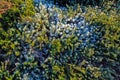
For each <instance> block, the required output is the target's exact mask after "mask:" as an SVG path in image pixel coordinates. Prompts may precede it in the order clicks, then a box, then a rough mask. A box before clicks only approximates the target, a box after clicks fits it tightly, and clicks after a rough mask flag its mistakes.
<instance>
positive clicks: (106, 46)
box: [0, 1, 120, 80]
mask: <svg viewBox="0 0 120 80" xmlns="http://www.w3.org/2000/svg"><path fill="white" fill-rule="evenodd" d="M15 2H16V1H15ZM18 2H19V1H18ZM115 7H116V6H114V4H113V3H109V4H108V5H105V7H102V8H100V7H84V9H83V7H81V6H80V5H78V6H77V8H76V9H75V8H74V7H69V8H68V9H66V11H62V10H61V9H59V8H56V7H55V6H53V7H48V8H47V7H46V6H45V5H43V4H40V6H39V7H38V8H37V9H36V10H38V11H37V12H36V13H35V15H34V16H30V15H29V18H27V19H24V20H22V21H17V20H18V19H16V18H15V19H16V22H15V24H14V28H13V25H11V26H10V28H7V29H4V28H3V26H1V28H0V31H1V33H0V49H1V51H0V52H1V53H2V54H6V53H7V55H0V57H1V56H2V58H3V57H4V60H1V61H0V79H7V80H12V79H17V80H19V79H25V80H52V79H53V80H54V79H56V80H67V79H68V80H78V79H79V80H84V79H85V80H98V79H101V80H104V79H111V80H115V79H116V80H117V79H119V78H120V76H119V74H120V72H119V67H118V66H120V60H119V56H120V54H119V52H120V47H119V46H120V45H119V44H120V42H119V41H120V29H119V26H120V24H119V22H120V14H119V10H118V11H116V10H117V9H115ZM83 10H84V11H83ZM18 12H19V11H18ZM28 12H29V11H28ZM19 13H20V15H25V14H26V13H27V12H26V13H25V14H21V12H19ZM12 14H13V12H12ZM3 15H4V14H3ZM23 18H24V17H23ZM5 21H6V20H5ZM13 22H14V21H13ZM11 23H12V21H11ZM8 27H9V26H8Z"/></svg>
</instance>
